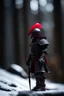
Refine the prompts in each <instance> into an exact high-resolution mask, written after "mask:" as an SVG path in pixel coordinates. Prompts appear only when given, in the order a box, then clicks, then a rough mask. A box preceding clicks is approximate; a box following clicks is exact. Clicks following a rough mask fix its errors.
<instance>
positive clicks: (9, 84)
mask: <svg viewBox="0 0 64 96" xmlns="http://www.w3.org/2000/svg"><path fill="white" fill-rule="evenodd" d="M35 83H36V82H35V79H31V88H33V87H34V86H35ZM59 86H60V87H59ZM46 88H48V89H50V90H47V91H43V93H45V92H47V93H49V92H57V91H58V90H59V91H58V92H64V85H63V84H55V83H52V82H50V81H48V80H46ZM20 91H22V92H26V91H30V89H29V82H28V78H27V79H24V78H21V77H20V76H18V75H14V74H12V73H9V72H7V71H6V70H3V69H0V96H17V95H18V93H19V92H20ZM39 92H40V94H41V93H42V91H38V92H37V93H39Z"/></svg>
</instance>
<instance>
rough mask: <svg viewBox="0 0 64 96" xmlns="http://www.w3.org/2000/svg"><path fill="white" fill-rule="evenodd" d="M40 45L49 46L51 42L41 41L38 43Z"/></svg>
mask: <svg viewBox="0 0 64 96" xmlns="http://www.w3.org/2000/svg"><path fill="white" fill-rule="evenodd" d="M38 44H39V45H41V46H43V45H49V42H48V41H47V40H46V39H40V40H39V41H38Z"/></svg>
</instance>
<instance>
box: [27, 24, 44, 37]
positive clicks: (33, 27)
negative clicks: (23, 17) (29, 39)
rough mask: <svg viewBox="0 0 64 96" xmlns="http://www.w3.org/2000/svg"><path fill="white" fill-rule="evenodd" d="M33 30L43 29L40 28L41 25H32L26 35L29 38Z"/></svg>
mask: <svg viewBox="0 0 64 96" xmlns="http://www.w3.org/2000/svg"><path fill="white" fill-rule="evenodd" d="M35 28H39V29H41V28H43V27H42V25H41V24H40V23H36V24H34V25H33V26H32V27H31V28H30V30H29V33H28V36H29V35H30V34H32V31H33V30H34V29H35Z"/></svg>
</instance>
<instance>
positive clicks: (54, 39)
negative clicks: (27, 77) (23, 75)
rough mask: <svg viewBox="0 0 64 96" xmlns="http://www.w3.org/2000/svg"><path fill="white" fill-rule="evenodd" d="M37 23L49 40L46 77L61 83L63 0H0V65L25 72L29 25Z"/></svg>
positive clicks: (63, 71)
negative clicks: (47, 72) (13, 67)
mask: <svg viewBox="0 0 64 96" xmlns="http://www.w3.org/2000/svg"><path fill="white" fill-rule="evenodd" d="M36 22H39V23H41V24H42V25H43V28H44V30H45V35H46V36H47V39H48V41H49V42H50V46H49V54H48V60H49V64H48V65H49V68H50V71H51V72H50V74H49V75H48V78H49V79H50V80H53V81H55V82H61V83H64V0H0V67H2V68H4V69H7V68H9V66H10V65H11V64H12V63H15V64H18V65H20V66H22V67H23V68H24V69H25V70H26V71H27V66H26V57H27V56H28V55H29V53H30V46H29V44H30V38H29V37H28V36H27V34H28V32H29V29H30V27H31V26H32V25H33V24H34V23H36Z"/></svg>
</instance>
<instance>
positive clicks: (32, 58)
mask: <svg viewBox="0 0 64 96" xmlns="http://www.w3.org/2000/svg"><path fill="white" fill-rule="evenodd" d="M28 36H31V39H32V41H31V43H30V47H31V53H30V55H29V57H28V59H27V61H26V64H27V65H28V66H30V72H31V73H33V74H34V76H35V78H36V86H35V87H34V88H33V89H32V90H35V91H36V90H45V76H44V73H45V72H47V73H48V72H49V69H48V65H47V63H48V61H47V58H46V56H47V49H48V45H49V42H48V41H47V39H46V37H45V36H44V30H43V27H42V25H41V24H40V23H36V24H34V25H33V26H32V27H31V29H30V31H29V33H28Z"/></svg>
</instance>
